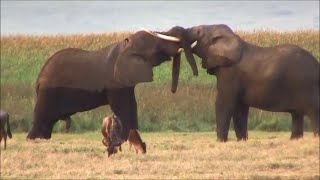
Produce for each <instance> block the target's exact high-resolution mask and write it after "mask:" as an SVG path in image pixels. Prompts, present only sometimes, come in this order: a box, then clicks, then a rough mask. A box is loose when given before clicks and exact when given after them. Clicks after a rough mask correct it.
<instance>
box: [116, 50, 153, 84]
mask: <svg viewBox="0 0 320 180" xmlns="http://www.w3.org/2000/svg"><path fill="white" fill-rule="evenodd" d="M114 78H115V80H116V81H117V82H119V83H120V84H122V85H124V86H127V87H131V86H135V85H136V84H138V83H140V82H151V81H152V80H153V72H152V66H151V64H150V63H147V62H146V61H145V59H144V58H143V57H141V56H138V55H127V54H122V53H120V55H119V57H118V58H117V60H116V62H115V65H114Z"/></svg>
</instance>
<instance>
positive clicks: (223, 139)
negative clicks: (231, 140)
mask: <svg viewBox="0 0 320 180" xmlns="http://www.w3.org/2000/svg"><path fill="white" fill-rule="evenodd" d="M217 141H218V142H227V141H228V138H218V139H217Z"/></svg>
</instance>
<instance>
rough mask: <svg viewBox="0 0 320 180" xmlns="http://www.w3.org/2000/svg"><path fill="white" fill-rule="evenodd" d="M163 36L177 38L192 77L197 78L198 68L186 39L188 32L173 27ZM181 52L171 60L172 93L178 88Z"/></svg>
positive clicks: (181, 28)
mask: <svg viewBox="0 0 320 180" xmlns="http://www.w3.org/2000/svg"><path fill="white" fill-rule="evenodd" d="M164 34H167V35H171V36H174V37H178V38H179V39H180V42H179V43H180V45H181V47H182V48H183V50H184V52H185V55H186V58H187V61H188V63H189V65H190V66H191V69H192V72H193V75H195V76H198V68H197V64H196V61H195V59H194V57H193V54H192V47H191V44H192V43H193V42H190V41H189V38H188V36H187V35H188V32H187V31H186V29H184V28H183V27H179V26H176V27H173V28H172V29H170V30H169V31H167V32H165V33H164ZM180 56H181V52H179V53H178V54H177V55H175V56H174V58H173V67H172V87H171V91H172V92H173V93H174V92H176V90H177V86H178V80H179V72H180V59H181V57H180Z"/></svg>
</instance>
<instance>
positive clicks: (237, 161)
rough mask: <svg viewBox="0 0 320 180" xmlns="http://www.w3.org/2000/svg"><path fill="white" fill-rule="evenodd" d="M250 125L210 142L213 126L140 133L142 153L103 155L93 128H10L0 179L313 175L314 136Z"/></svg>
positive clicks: (126, 150) (316, 148) (316, 162)
mask: <svg viewBox="0 0 320 180" xmlns="http://www.w3.org/2000/svg"><path fill="white" fill-rule="evenodd" d="M289 136H290V133H289V132H276V133H275V132H259V131H250V132H249V140H248V141H241V142H237V141H236V140H235V139H236V138H235V136H234V132H231V131H230V141H229V142H227V143H220V142H216V135H215V132H197V133H182V132H179V133H178V132H161V133H142V138H143V139H144V141H145V142H146V143H147V154H145V155H142V154H135V152H134V151H133V150H132V151H129V148H128V144H127V143H124V144H123V145H122V152H119V153H117V154H116V155H114V156H111V157H109V158H108V156H107V154H106V153H104V152H105V147H104V146H103V145H102V143H101V140H102V135H101V134H100V133H99V132H90V133H83V134H80V133H79V134H60V133H56V134H53V138H52V139H51V140H35V141H33V142H30V141H26V140H25V137H26V134H25V133H17V134H14V137H13V139H11V140H9V141H8V147H7V150H6V151H4V150H3V146H2V149H1V150H2V151H1V179H319V177H320V176H319V138H315V137H313V135H312V133H305V136H304V138H303V139H299V140H289Z"/></svg>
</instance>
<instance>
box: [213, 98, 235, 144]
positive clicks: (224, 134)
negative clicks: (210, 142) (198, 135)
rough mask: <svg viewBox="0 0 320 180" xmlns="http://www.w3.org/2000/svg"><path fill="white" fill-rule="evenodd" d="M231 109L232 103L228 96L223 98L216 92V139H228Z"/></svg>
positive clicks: (232, 109)
mask: <svg viewBox="0 0 320 180" xmlns="http://www.w3.org/2000/svg"><path fill="white" fill-rule="evenodd" d="M233 111H234V105H233V102H231V101H230V98H224V97H223V96H220V95H219V93H218V95H217V100H216V119H217V136H218V141H221V142H226V141H228V132H229V126H230V121H231V117H232V114H233Z"/></svg>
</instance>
